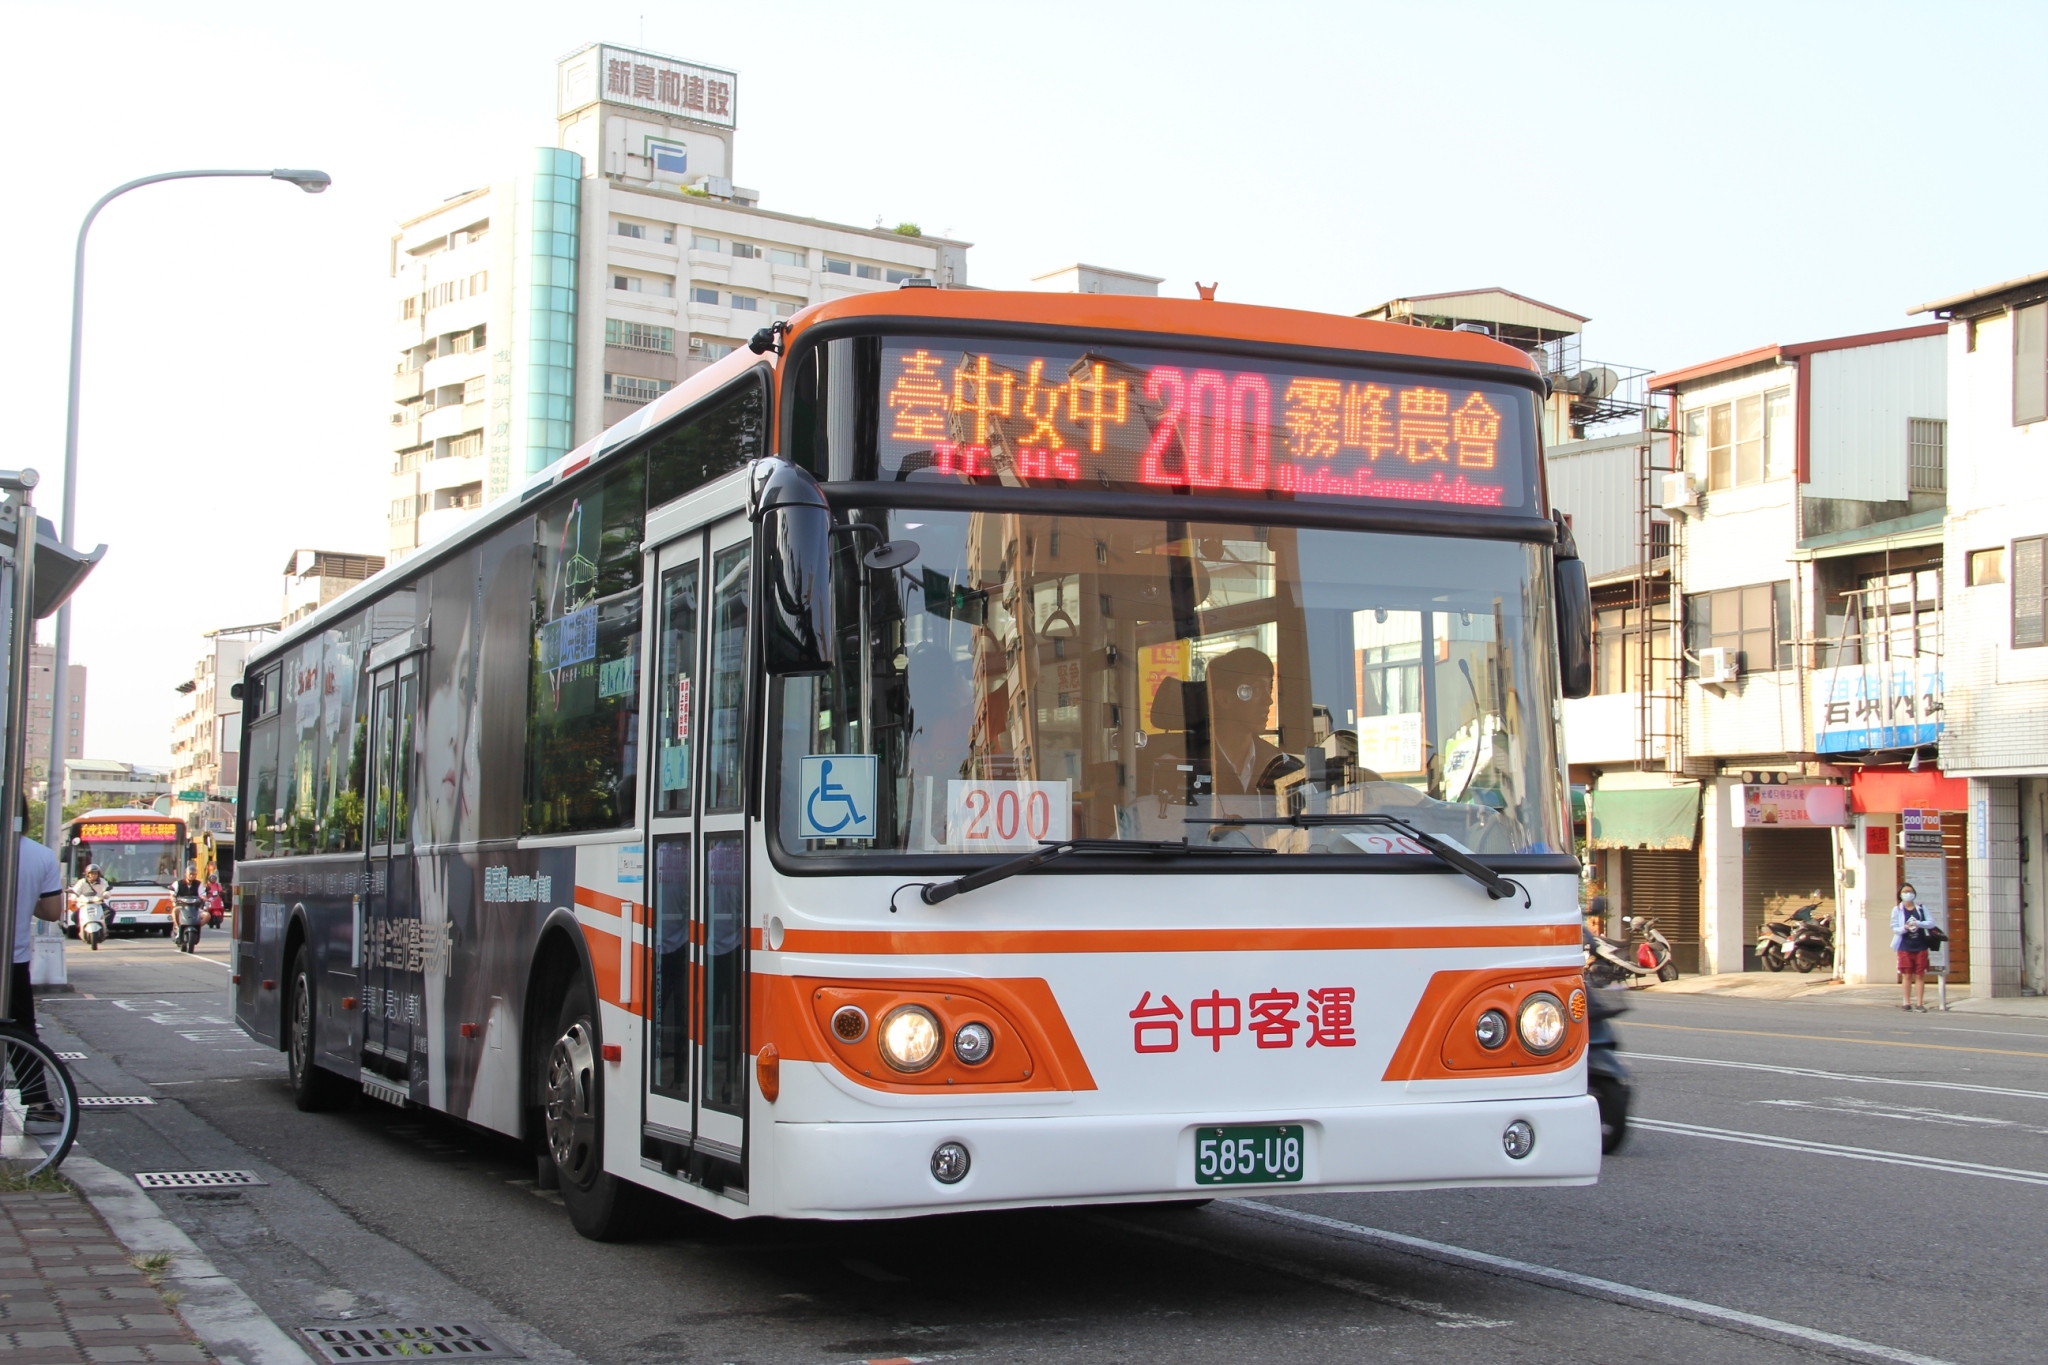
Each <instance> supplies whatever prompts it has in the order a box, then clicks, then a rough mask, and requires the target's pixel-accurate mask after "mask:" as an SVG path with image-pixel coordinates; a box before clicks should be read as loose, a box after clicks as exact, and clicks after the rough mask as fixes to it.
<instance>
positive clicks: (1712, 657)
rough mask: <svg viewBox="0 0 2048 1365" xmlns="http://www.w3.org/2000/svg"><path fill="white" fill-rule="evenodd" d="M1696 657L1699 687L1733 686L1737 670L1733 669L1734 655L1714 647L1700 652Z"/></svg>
mask: <svg viewBox="0 0 2048 1365" xmlns="http://www.w3.org/2000/svg"><path fill="white" fill-rule="evenodd" d="M1697 657H1698V659H1699V666H1700V686H1702V687H1731V686H1733V685H1734V683H1735V679H1736V676H1737V671H1738V670H1737V669H1736V667H1735V655H1734V654H1733V653H1731V652H1730V651H1728V650H1726V649H1723V648H1720V647H1719V646H1716V647H1715V648H1712V649H1703V650H1701V651H1700V652H1699V654H1698V656H1697Z"/></svg>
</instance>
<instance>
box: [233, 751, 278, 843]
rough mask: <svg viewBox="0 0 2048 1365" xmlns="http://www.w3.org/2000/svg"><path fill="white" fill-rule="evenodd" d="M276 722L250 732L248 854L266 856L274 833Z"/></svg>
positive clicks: (244, 815)
mask: <svg viewBox="0 0 2048 1365" xmlns="http://www.w3.org/2000/svg"><path fill="white" fill-rule="evenodd" d="M277 728H278V727H277V722H276V721H271V722H269V723H268V724H265V725H259V726H257V727H256V728H255V730H254V731H253V732H252V733H251V734H250V736H249V793H250V795H249V809H248V810H247V811H245V812H243V817H242V818H243V819H244V820H245V821H247V822H248V823H247V828H248V831H249V851H248V853H247V854H246V855H244V856H246V857H250V858H267V857H269V856H270V850H271V841H272V839H273V838H274V837H275V826H276V814H277Z"/></svg>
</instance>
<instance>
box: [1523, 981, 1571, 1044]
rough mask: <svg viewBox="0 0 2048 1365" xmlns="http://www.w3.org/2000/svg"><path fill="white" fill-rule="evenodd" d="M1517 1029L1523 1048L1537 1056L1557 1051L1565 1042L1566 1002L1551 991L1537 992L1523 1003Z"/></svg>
mask: <svg viewBox="0 0 2048 1365" xmlns="http://www.w3.org/2000/svg"><path fill="white" fill-rule="evenodd" d="M1515 1029H1516V1031H1517V1032H1518V1033H1520V1034H1521V1035H1522V1046H1523V1047H1525V1048H1528V1049H1529V1051H1531V1052H1533V1053H1535V1054H1536V1055H1537V1056H1539V1057H1541V1056H1543V1055H1544V1054H1546V1053H1550V1052H1555V1051H1557V1049H1558V1046H1559V1044H1561V1043H1563V1042H1564V1030H1565V1018H1564V1002H1563V1001H1561V1000H1559V999H1558V998H1557V997H1556V996H1554V995H1552V994H1551V993H1550V992H1549V991H1538V992H1536V993H1535V994H1534V995H1532V996H1530V997H1529V998H1528V999H1527V1000H1525V1001H1523V1002H1522V1012H1521V1014H1520V1015H1519V1016H1518V1017H1517V1018H1516V1020H1515Z"/></svg>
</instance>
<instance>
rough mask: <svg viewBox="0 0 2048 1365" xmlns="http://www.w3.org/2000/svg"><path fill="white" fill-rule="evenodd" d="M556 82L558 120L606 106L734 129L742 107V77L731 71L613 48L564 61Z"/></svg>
mask: <svg viewBox="0 0 2048 1365" xmlns="http://www.w3.org/2000/svg"><path fill="white" fill-rule="evenodd" d="M555 79H556V92H555V103H556V110H555V112H556V115H557V117H565V116H567V115H569V114H571V113H574V112H575V111H576V110H578V109H581V108H584V107H585V106H587V105H591V104H595V103H597V102H598V101H600V100H602V101H604V102H605V103H607V104H623V105H628V106H630V107H632V108H636V109H646V110H649V111H651V112H653V113H657V114H669V115H672V116H675V117H679V118H687V119H695V120H697V121H699V122H702V123H710V124H715V125H717V126H718V127H720V128H730V127H732V126H733V111H734V109H735V108H736V107H737V105H738V91H739V77H738V76H737V75H735V74H734V73H732V72H730V71H721V70H719V69H718V68H717V67H712V66H699V65H698V64H697V63H695V62H685V61H679V60H678V59H676V58H674V57H663V56H659V55H657V54H655V53H652V52H640V51H637V50H635V49H633V48H629V47H614V46H613V45H612V44H610V43H592V44H591V45H590V46H589V47H586V48H582V49H580V50H578V51H576V52H573V53H571V54H570V55H568V56H567V57H564V58H563V59H562V61H561V63H560V65H559V66H558V67H557V68H556V76H555Z"/></svg>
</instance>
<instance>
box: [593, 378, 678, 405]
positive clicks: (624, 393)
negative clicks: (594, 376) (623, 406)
mask: <svg viewBox="0 0 2048 1365" xmlns="http://www.w3.org/2000/svg"><path fill="white" fill-rule="evenodd" d="M674 387H675V385H673V384H671V383H670V382H669V381H668V380H666V379H641V378H639V377H637V376H635V375H630V374H608V375H606V376H605V377H604V396H605V397H607V398H616V399H618V400H620V401H621V402H625V403H651V402H653V401H654V400H655V399H657V398H659V397H661V396H662V395H663V394H665V393H667V392H668V391H669V390H670V389H672V388H674Z"/></svg>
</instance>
